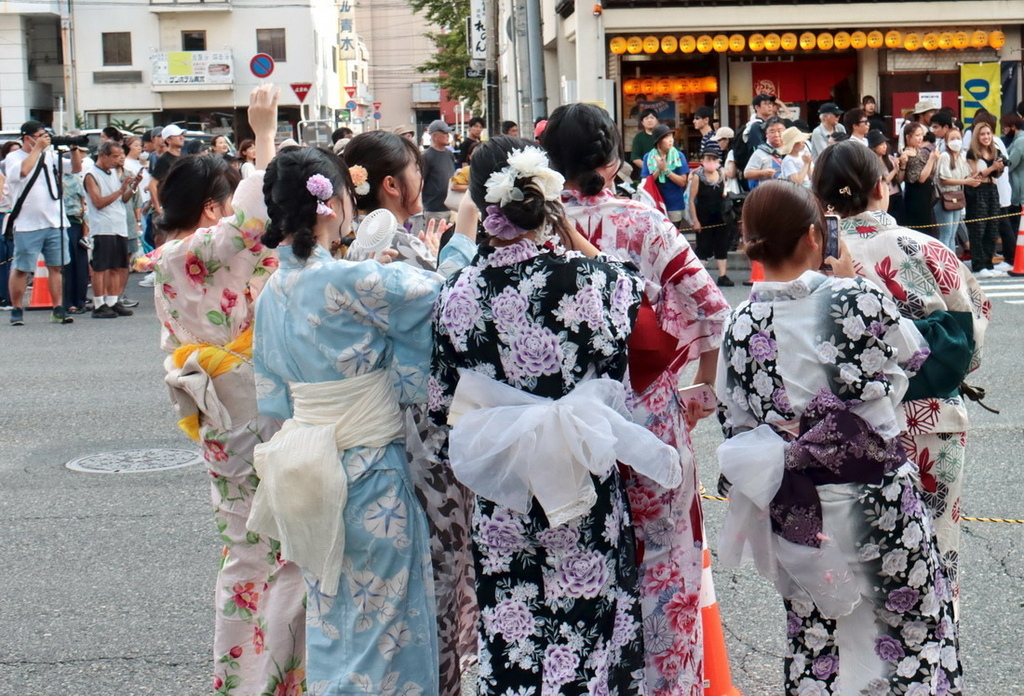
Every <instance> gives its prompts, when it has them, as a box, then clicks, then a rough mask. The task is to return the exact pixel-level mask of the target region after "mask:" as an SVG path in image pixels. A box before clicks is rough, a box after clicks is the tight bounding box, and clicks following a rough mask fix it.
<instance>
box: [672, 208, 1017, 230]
mask: <svg viewBox="0 0 1024 696" xmlns="http://www.w3.org/2000/svg"><path fill="white" fill-rule="evenodd" d="M1017 215H1020V213H1006V214H1005V215H992V216H990V217H983V218H975V219H973V220H963V221H962V222H963V223H964V224H965V225H966V224H968V223H971V222H988V221H989V220H1002V219H1003V218H1011V217H1016V216H1017ZM728 224H730V223H728V222H719V223H716V224H714V225H701V228H700V230H701V232H703V231H704V230H710V229H711V228H713V227H725V226H726V225H728ZM737 224H739V221H737ZM952 224H957V225H959V224H960V222H956V223H952V222H935V223H931V224H928V225H914V226H913V227H910V228H908V229H912V230H920V229H924V228H925V227H941V226H942V225H952ZM691 229H693V228H691ZM694 231H695V232H696V230H694ZM698 234H699V233H698Z"/></svg>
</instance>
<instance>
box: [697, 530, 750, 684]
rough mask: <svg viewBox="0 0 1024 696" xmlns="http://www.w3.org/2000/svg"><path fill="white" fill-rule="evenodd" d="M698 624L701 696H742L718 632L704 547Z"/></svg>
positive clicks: (708, 554)
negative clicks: (701, 642)
mask: <svg viewBox="0 0 1024 696" xmlns="http://www.w3.org/2000/svg"><path fill="white" fill-rule="evenodd" d="M700 620H701V624H702V627H703V632H704V696H742V695H741V693H740V690H739V689H737V688H736V687H735V686H733V684H732V672H730V671H729V651H728V650H727V649H726V647H725V634H724V633H723V632H722V616H721V613H720V612H719V611H718V600H717V599H716V598H715V583H714V581H713V580H712V579H711V551H709V550H708V547H707V544H705V546H704V572H703V573H702V574H701V578H700Z"/></svg>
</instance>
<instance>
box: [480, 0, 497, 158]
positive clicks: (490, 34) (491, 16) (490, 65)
mask: <svg viewBox="0 0 1024 696" xmlns="http://www.w3.org/2000/svg"><path fill="white" fill-rule="evenodd" d="M486 13H487V68H486V73H485V75H484V90H485V91H486V94H485V97H484V108H485V109H486V111H487V132H488V133H490V135H491V137H492V138H493V137H494V136H496V135H498V134H499V133H501V113H500V112H501V95H500V94H499V92H498V17H499V15H500V14H501V13H500V12H499V11H498V0H492V2H488V3H486Z"/></svg>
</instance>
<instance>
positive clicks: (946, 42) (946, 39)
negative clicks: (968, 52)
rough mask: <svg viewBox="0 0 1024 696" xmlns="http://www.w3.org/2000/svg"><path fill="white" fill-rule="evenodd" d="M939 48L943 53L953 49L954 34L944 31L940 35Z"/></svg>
mask: <svg viewBox="0 0 1024 696" xmlns="http://www.w3.org/2000/svg"><path fill="white" fill-rule="evenodd" d="M939 48H941V49H942V50H943V51H948V50H949V49H951V48H953V33H952V32H949V31H944V32H942V33H941V34H939Z"/></svg>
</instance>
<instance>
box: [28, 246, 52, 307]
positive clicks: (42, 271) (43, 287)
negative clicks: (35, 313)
mask: <svg viewBox="0 0 1024 696" xmlns="http://www.w3.org/2000/svg"><path fill="white" fill-rule="evenodd" d="M51 307H53V298H52V297H50V272H49V271H48V270H47V269H46V262H45V261H44V260H43V256H42V254H40V255H39V260H38V261H36V272H35V275H34V276H33V277H32V297H31V298H30V299H29V301H28V308H29V309H50V308H51Z"/></svg>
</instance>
